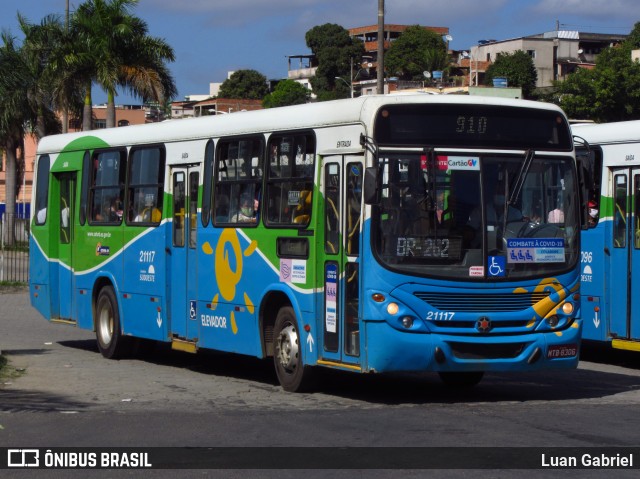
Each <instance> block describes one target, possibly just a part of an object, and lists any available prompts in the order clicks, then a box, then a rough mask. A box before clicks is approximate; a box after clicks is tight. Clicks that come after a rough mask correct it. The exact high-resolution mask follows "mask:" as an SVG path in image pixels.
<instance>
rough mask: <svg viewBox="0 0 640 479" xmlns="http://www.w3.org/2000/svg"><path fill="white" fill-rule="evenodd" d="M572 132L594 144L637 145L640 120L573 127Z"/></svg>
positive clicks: (639, 138)
mask: <svg viewBox="0 0 640 479" xmlns="http://www.w3.org/2000/svg"><path fill="white" fill-rule="evenodd" d="M571 131H572V133H573V134H574V135H577V136H579V137H582V138H584V139H585V140H587V141H588V142H589V143H592V144H605V143H636V142H638V141H640V120H634V121H618V122H614V123H600V124H593V123H588V124H580V125H571Z"/></svg>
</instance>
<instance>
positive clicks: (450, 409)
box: [0, 291, 640, 478]
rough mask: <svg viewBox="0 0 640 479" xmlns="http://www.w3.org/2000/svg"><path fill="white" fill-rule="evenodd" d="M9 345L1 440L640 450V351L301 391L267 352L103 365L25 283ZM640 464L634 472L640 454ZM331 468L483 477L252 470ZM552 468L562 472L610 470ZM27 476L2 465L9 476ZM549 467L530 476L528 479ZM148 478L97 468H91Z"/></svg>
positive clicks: (2, 309) (12, 304) (328, 376)
mask: <svg viewBox="0 0 640 479" xmlns="http://www.w3.org/2000/svg"><path fill="white" fill-rule="evenodd" d="M0 350H2V354H3V355H5V356H6V357H7V358H8V359H9V361H10V369H11V370H13V371H17V372H18V373H19V376H18V377H15V378H9V379H4V380H3V382H4V384H2V385H0V447H10V448H15V447H41V448H49V447H51V448H56V447H134V448H138V447H164V446H188V447H243V448H246V447H265V446H270V447H279V448H290V447H294V446H304V447H365V448H371V447H459V446H464V447H485V448H492V449H495V451H497V452H496V453H497V454H500V448H506V447H529V448H530V447H544V448H557V447H577V448H596V449H598V450H599V449H600V448H605V447H607V448H613V450H614V451H615V450H616V448H626V447H637V446H640V413H639V412H638V411H640V409H639V405H640V355H634V354H630V353H629V354H612V353H610V352H609V351H608V350H605V349H602V348H587V349H586V350H585V351H584V354H583V358H582V361H581V364H580V367H579V368H578V369H577V370H575V371H564V372H547V373H534V374H521V375H513V374H511V375H508V374H488V375H487V376H486V377H485V379H483V381H482V383H481V384H480V385H479V386H478V387H476V388H475V389H472V390H467V391H455V390H450V389H447V388H446V387H444V386H443V385H442V384H441V383H440V381H439V379H438V377H437V376H436V375H434V374H423V375H394V376H360V375H352V374H347V373H339V372H334V371H326V372H324V373H323V375H322V376H323V378H322V379H323V381H322V385H321V388H320V390H319V391H318V392H315V393H309V394H291V393H286V392H284V391H283V390H282V389H281V388H280V387H279V385H278V384H277V380H276V377H275V373H274V371H273V368H272V363H271V362H270V361H261V360H257V359H254V358H245V357H242V356H237V355H232V354H219V353H212V352H205V353H202V352H201V353H199V354H197V355H190V354H187V353H180V352H175V351H171V350H168V349H167V348H162V347H160V348H155V349H154V350H152V351H145V352H141V353H140V354H139V355H138V356H136V357H134V358H131V359H124V360H119V361H110V360H106V359H104V358H102V356H101V355H100V354H99V352H98V350H97V348H96V345H95V338H94V334H93V333H92V332H90V331H83V330H78V329H75V328H74V327H71V326H66V325H59V324H51V323H48V322H47V321H45V320H44V319H43V318H42V317H40V316H39V314H38V313H37V312H36V311H35V310H34V309H32V308H31V307H30V305H29V298H28V294H27V293H26V292H25V291H10V292H7V291H4V292H0ZM603 450H604V449H603ZM621 450H622V449H621ZM279 451H281V449H279ZM292 454H294V451H293V450H292ZM636 462H637V463H638V464H637V465H636V466H635V467H636V468H637V467H638V466H640V454H639V455H638V457H637V461H636ZM463 463H464V461H463V462H462V464H463ZM247 467H250V462H249V463H248V464H247ZM460 467H461V468H462V467H464V466H460ZM5 472H8V473H9V474H5ZM146 472H147V473H148V477H152V476H151V475H150V473H151V472H153V477H247V471H244V470H224V471H220V470H218V471H215V472H216V473H215V474H213V473H212V471H208V470H204V469H203V470H189V471H186V470H178V471H171V470H154V471H146ZM330 472H331V476H332V477H336V476H337V477H426V476H429V477H434V474H435V475H437V476H438V477H476V476H477V474H474V471H467V470H463V469H453V470H438V471H433V470H426V471H425V470H403V471H401V472H399V471H394V470H364V471H362V470H357V471H336V470H333V471H327V470H315V471H304V474H303V473H302V472H301V471H300V470H296V469H292V470H287V469H286V466H285V467H283V469H282V470H278V471H273V470H269V471H265V470H259V471H253V472H252V473H251V474H250V475H251V477H264V476H269V477H305V478H306V477H327V476H329V473H330ZM555 472H556V473H557V474H558V477H560V474H562V477H563V478H566V477H573V476H575V477H600V476H601V475H602V474H603V471H602V470H562V471H555ZM25 473H27V471H14V470H10V471H0V476H2V477H24V474H25ZM32 473H33V477H76V475H77V477H87V475H88V473H87V471H70V470H62V471H46V473H47V474H46V476H45V475H43V474H42V473H43V471H32ZM36 473H39V474H36ZM551 473H552V471H548V470H530V471H524V474H525V475H526V476H527V477H549V475H550V474H551ZM141 474H143V472H142V471H91V472H90V477H141ZM615 474H616V477H621V476H624V475H626V474H632V471H625V470H616V471H615ZM520 475H522V473H520V472H518V471H514V470H491V471H482V474H481V477H516V476H520ZM145 477H147V476H146V475H145ZM629 477H631V475H629Z"/></svg>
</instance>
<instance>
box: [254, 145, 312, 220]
mask: <svg viewBox="0 0 640 479" xmlns="http://www.w3.org/2000/svg"><path fill="white" fill-rule="evenodd" d="M268 151H269V158H268V161H269V168H268V169H267V179H266V194H265V199H266V200H267V204H268V205H269V206H270V208H271V211H270V213H269V214H268V215H267V218H266V221H267V224H268V225H270V226H302V227H305V226H307V225H308V224H309V222H310V220H311V209H312V205H313V186H314V185H313V173H314V171H315V168H314V165H315V138H314V137H313V135H311V134H308V133H298V134H286V135H273V136H272V137H271V138H270V139H269V148H268ZM275 208H277V210H276V209H275Z"/></svg>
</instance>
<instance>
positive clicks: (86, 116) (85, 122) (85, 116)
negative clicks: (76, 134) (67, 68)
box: [82, 84, 93, 131]
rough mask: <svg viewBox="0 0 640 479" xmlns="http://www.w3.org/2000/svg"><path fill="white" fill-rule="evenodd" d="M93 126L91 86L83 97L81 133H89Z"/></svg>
mask: <svg viewBox="0 0 640 479" xmlns="http://www.w3.org/2000/svg"><path fill="white" fill-rule="evenodd" d="M92 126H93V110H92V108H91V84H89V86H88V87H87V91H86V92H85V95H84V108H83V110H82V131H90V130H91V129H92Z"/></svg>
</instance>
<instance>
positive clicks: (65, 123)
mask: <svg viewBox="0 0 640 479" xmlns="http://www.w3.org/2000/svg"><path fill="white" fill-rule="evenodd" d="M64 29H65V33H66V34H67V35H69V0H67V1H66V8H65V10H64ZM68 132H69V107H68V106H67V104H66V101H65V105H64V107H63V108H62V133H68Z"/></svg>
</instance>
